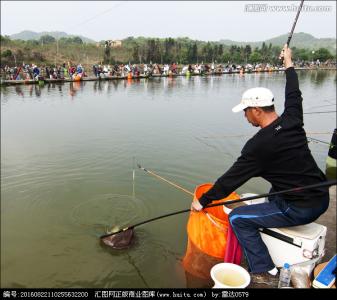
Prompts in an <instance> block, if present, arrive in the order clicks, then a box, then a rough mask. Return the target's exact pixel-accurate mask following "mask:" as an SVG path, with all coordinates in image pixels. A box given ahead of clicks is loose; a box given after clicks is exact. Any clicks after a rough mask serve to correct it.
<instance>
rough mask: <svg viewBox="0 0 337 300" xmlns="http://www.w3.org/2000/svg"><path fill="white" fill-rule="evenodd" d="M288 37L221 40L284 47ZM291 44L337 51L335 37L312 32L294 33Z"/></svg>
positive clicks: (241, 44)
mask: <svg viewBox="0 0 337 300" xmlns="http://www.w3.org/2000/svg"><path fill="white" fill-rule="evenodd" d="M287 39H288V34H283V35H280V36H277V37H274V38H271V39H268V40H265V41H259V42H238V41H232V40H220V41H219V42H220V43H221V44H223V45H226V46H230V45H237V46H245V45H248V44H249V45H251V46H252V48H255V47H261V45H262V43H263V42H264V43H266V44H267V45H269V44H270V43H271V44H272V45H273V46H280V47H282V46H283V45H284V43H285V42H286V41H287ZM291 46H292V47H297V48H302V49H310V50H317V49H319V48H326V49H328V50H329V51H330V52H332V53H335V52H336V39H334V38H315V37H314V36H312V35H311V34H308V33H304V32H299V33H294V35H293V37H292V40H291Z"/></svg>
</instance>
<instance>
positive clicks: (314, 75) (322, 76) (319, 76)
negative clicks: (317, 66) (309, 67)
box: [310, 70, 329, 85]
mask: <svg viewBox="0 0 337 300" xmlns="http://www.w3.org/2000/svg"><path fill="white" fill-rule="evenodd" d="M310 73H311V74H310V81H311V82H312V83H314V84H316V85H322V84H323V82H324V81H325V80H326V79H327V77H328V76H329V73H328V72H326V71H323V70H317V71H313V72H310Z"/></svg>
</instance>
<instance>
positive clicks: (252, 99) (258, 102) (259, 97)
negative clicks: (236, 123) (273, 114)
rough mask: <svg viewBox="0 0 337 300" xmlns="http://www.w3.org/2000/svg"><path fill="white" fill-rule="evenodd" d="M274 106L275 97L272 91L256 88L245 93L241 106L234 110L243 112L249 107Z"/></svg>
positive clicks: (233, 109) (235, 107)
mask: <svg viewBox="0 0 337 300" xmlns="http://www.w3.org/2000/svg"><path fill="white" fill-rule="evenodd" d="M271 105H274V95H273V93H272V92H271V90H269V89H267V88H263V87H256V88H252V89H249V90H247V91H245V92H244V93H243V95H242V98H241V102H240V104H238V105H236V106H234V107H233V108H232V111H233V112H235V113H236V112H239V111H243V110H244V109H246V108H247V107H264V106H271Z"/></svg>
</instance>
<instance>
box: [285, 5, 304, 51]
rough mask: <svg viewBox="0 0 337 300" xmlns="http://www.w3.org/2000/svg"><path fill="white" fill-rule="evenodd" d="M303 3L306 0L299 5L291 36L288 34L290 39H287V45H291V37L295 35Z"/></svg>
mask: <svg viewBox="0 0 337 300" xmlns="http://www.w3.org/2000/svg"><path fill="white" fill-rule="evenodd" d="M303 3H304V0H302V1H301V4H300V7H299V8H298V10H297V14H296V18H295V22H294V24H293V27H292V28H291V31H290V34H289V36H288V40H287V45H288V47H289V45H290V41H291V38H292V37H293V33H294V30H295V26H296V23H297V20H298V17H299V15H300V12H301V10H302V6H303Z"/></svg>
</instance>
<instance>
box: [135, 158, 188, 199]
mask: <svg viewBox="0 0 337 300" xmlns="http://www.w3.org/2000/svg"><path fill="white" fill-rule="evenodd" d="M137 167H138V168H139V169H141V170H143V171H145V172H146V173H148V174H150V175H152V176H154V177H157V178H159V179H160V180H163V181H165V182H167V183H168V184H170V185H172V186H174V187H176V188H178V189H180V190H182V191H184V192H185V193H187V194H190V195H192V196H194V194H193V193H192V192H190V191H188V190H186V189H184V188H183V187H181V186H179V185H178V184H176V183H174V182H172V181H170V180H167V179H165V178H164V177H161V176H159V175H158V174H156V173H154V172H153V171H150V170H147V169H145V168H143V167H142V166H141V165H140V164H137Z"/></svg>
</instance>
